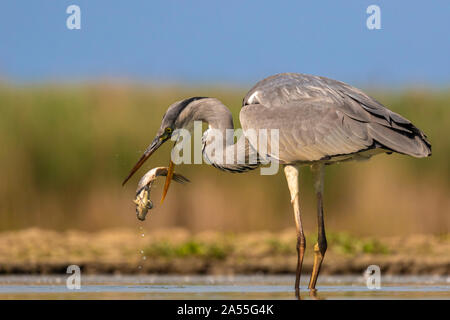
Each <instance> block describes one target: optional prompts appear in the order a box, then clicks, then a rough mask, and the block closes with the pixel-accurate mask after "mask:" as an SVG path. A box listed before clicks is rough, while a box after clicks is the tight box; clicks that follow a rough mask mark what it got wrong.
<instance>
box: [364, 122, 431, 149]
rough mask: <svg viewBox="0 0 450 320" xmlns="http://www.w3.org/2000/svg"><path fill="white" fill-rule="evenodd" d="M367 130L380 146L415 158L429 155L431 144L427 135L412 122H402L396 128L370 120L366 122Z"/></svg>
mask: <svg viewBox="0 0 450 320" xmlns="http://www.w3.org/2000/svg"><path fill="white" fill-rule="evenodd" d="M368 132H369V134H370V136H371V137H372V138H373V139H374V140H375V141H377V142H378V143H379V144H381V147H386V148H387V149H389V150H392V151H395V152H399V153H403V154H407V155H410V156H413V157H416V158H424V157H429V156H431V144H430V142H429V141H428V140H427V136H426V135H425V134H424V133H423V132H422V131H420V130H419V129H418V128H416V127H415V126H414V125H413V124H412V123H408V124H403V125H402V126H401V128H399V129H397V128H393V127H387V126H384V125H382V124H379V123H374V122H372V123H369V124H368Z"/></svg>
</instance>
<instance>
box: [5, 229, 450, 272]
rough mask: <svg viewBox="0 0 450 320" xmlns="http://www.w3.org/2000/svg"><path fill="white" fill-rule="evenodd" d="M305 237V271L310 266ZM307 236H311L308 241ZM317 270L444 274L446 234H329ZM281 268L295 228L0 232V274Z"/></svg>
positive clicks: (448, 248) (287, 268)
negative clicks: (70, 268) (241, 231)
mask: <svg viewBox="0 0 450 320" xmlns="http://www.w3.org/2000/svg"><path fill="white" fill-rule="evenodd" d="M313 239H315V235H307V242H308V246H307V252H306V255H305V262H304V272H305V273H306V272H310V271H311V269H312V258H313V250H312V246H313V244H314V243H313ZM308 240H309V241H308ZM328 243H329V246H328V251H327V253H326V257H325V261H324V265H323V267H322V268H323V269H322V272H323V274H354V273H361V272H363V271H364V270H365V269H366V268H367V267H368V266H369V265H371V264H376V265H379V266H380V268H381V270H382V272H383V273H384V274H411V275H417V274H436V275H448V274H450V237H449V235H441V236H433V235H414V236H408V237H384V238H377V239H374V238H358V237H354V236H351V235H348V234H345V233H330V234H329V236H328ZM71 264H76V265H79V266H80V267H81V268H82V271H83V272H84V273H89V274H95V273H97V274H100V273H102V274H103V273H104V274H111V273H122V274H137V273H163V274H253V273H267V274H283V273H294V272H295V267H296V251H295V231H294V230H292V229H289V230H285V231H281V232H277V233H272V232H252V233H245V234H230V233H220V232H203V233H198V234H191V233H190V232H188V231H187V230H184V229H166V230H159V231H152V232H151V234H149V233H148V234H147V233H143V232H142V231H141V230H130V229H120V230H117V229H115V230H105V231H102V232H97V233H85V232H79V231H68V232H54V231H48V230H39V229H27V230H22V231H15V232H3V233H0V273H1V274H24V273H26V274H53V273H60V274H61V273H65V272H66V268H67V266H68V265H71Z"/></svg>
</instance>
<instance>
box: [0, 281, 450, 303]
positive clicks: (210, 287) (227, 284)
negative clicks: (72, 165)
mask: <svg viewBox="0 0 450 320" xmlns="http://www.w3.org/2000/svg"><path fill="white" fill-rule="evenodd" d="M68 276H69V275H67V276H62V275H55V276H22V275H21V276H9V275H8V276H0V299H293V298H294V293H293V283H294V276H293V275H282V276H280V275H254V276H248V275H236V276H197V275H195V276H165V275H142V276H140V275H139V276H114V275H91V276H82V278H81V288H80V289H79V290H69V289H68V288H67V287H66V280H67V277H68ZM307 280H308V279H307V276H304V277H303V279H302V287H301V289H303V292H302V293H301V295H302V297H304V298H308V291H307V289H306V286H307ZM317 289H318V297H319V298H322V299H450V277H442V276H384V277H382V278H381V288H380V289H372V290H370V289H368V288H367V286H366V281H365V279H364V278H363V277H362V276H322V277H320V279H319V282H318V285H317Z"/></svg>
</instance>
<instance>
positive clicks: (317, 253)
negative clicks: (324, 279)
mask: <svg viewBox="0 0 450 320" xmlns="http://www.w3.org/2000/svg"><path fill="white" fill-rule="evenodd" d="M324 255H325V254H324V253H322V250H320V248H319V244H318V243H316V244H315V245H314V264H313V271H312V273H311V279H310V280H309V285H308V289H310V290H311V291H312V290H316V283H317V277H318V276H319V272H320V267H321V266H322V261H323V257H324Z"/></svg>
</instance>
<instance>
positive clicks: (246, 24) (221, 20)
mask: <svg viewBox="0 0 450 320" xmlns="http://www.w3.org/2000/svg"><path fill="white" fill-rule="evenodd" d="M71 4H76V5H79V6H80V8H81V30H69V29H67V27H66V19H67V17H68V16H69V15H68V14H67V13H66V8H67V7H68V6H69V5H71ZM371 4H376V5H379V6H380V8H381V27H382V29H381V30H368V29H367V27H366V19H367V17H368V14H366V8H367V7H368V6H369V5H371ZM0 8H1V10H0V79H5V80H7V81H11V82H18V83H30V82H31V83H36V82H56V81H68V82H73V81H75V82H77V81H85V80H89V81H95V80H98V79H105V78H113V79H114V78H117V79H124V80H127V81H144V82H163V83H168V82H169V83H170V82H175V83H185V84H190V85H192V84H198V83H200V84H211V83H229V84H237V85H241V84H251V83H253V82H255V81H257V80H259V79H261V78H263V77H265V76H268V75H270V74H274V73H278V72H303V73H310V74H317V75H324V76H328V77H331V78H335V79H339V80H342V81H346V82H350V83H352V84H360V85H378V86H408V85H427V86H439V87H448V85H449V84H450V58H449V57H450V41H449V40H450V1H443V0H442V1H441V0H436V1H399V0H397V1H376V0H370V1H364V0H353V1H352V0H347V1H298V0H297V1H244V0H240V1H234V0H227V1H212V0H209V1H206V0H205V1H203V0H202V1H200V0H198V1H196V0H191V1H149V0H147V1H139V0H136V1H112V0H110V1H107V0H71V1H66V0H36V1H25V0H6V1H2V4H1V6H0Z"/></svg>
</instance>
